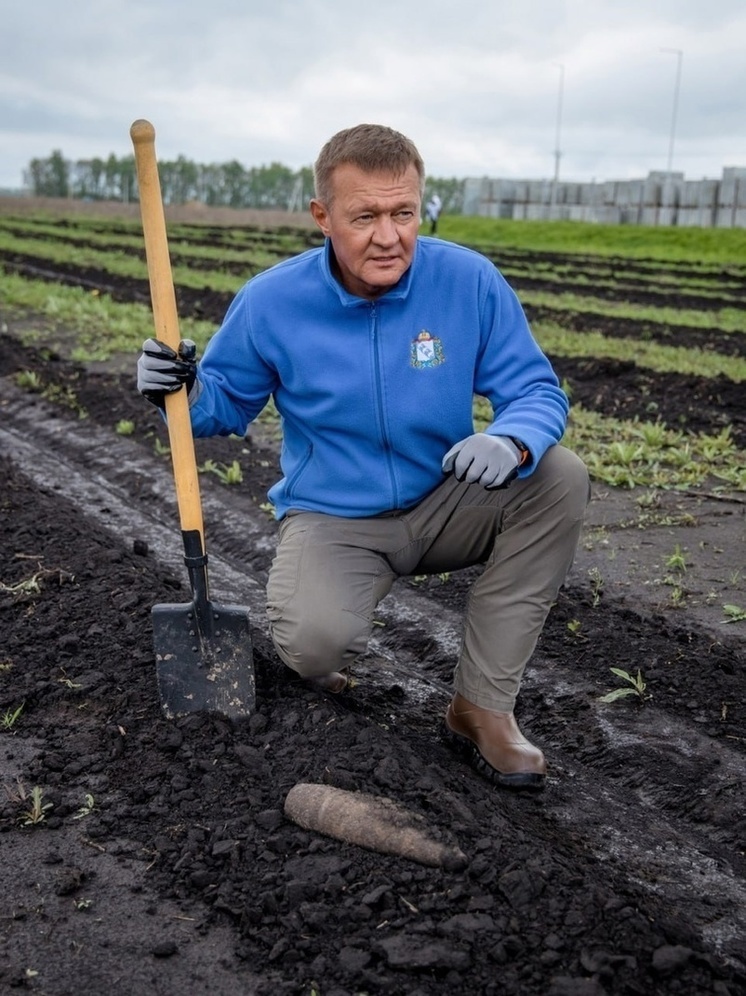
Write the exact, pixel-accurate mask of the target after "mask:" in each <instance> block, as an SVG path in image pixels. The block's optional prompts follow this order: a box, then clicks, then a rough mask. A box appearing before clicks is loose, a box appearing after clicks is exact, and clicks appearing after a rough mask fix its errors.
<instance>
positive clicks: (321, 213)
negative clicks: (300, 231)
mask: <svg viewBox="0 0 746 996" xmlns="http://www.w3.org/2000/svg"><path fill="white" fill-rule="evenodd" d="M310 208H311V217H312V218H313V220H314V221H315V222H316V224H317V225H318V226H319V228H320V229H321V232H322V234H323V235H325V236H328V235H329V234H330V232H331V229H330V227H329V212H328V211H327V210H326V208H325V207H324V205H323V204H322V203H321V201H317V200H316V199H315V198H314V199H313V200H312V201H311V204H310Z"/></svg>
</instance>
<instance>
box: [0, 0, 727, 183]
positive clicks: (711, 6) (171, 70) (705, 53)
mask: <svg viewBox="0 0 746 996" xmlns="http://www.w3.org/2000/svg"><path fill="white" fill-rule="evenodd" d="M0 5H1V6H0V10H1V11H2V16H1V17H0V188H2V187H18V186H20V185H21V182H22V174H23V171H24V169H26V167H27V166H28V164H29V162H30V160H31V159H33V158H46V157H48V156H49V155H50V154H51V153H52V151H54V150H56V149H59V150H60V151H61V152H62V153H63V155H64V156H65V158H66V159H70V160H73V161H74V160H77V159H88V158H91V157H93V156H99V157H102V158H106V157H107V156H108V155H109V154H110V153H114V154H115V155H116V156H123V155H128V154H130V153H131V152H132V146H131V142H130V137H129V128H130V125H131V124H132V122H133V121H134V120H135V119H137V118H147V119H148V120H149V121H151V122H152V124H153V125H154V126H155V130H156V151H157V153H158V155H159V157H160V158H161V159H175V158H176V157H177V156H178V155H180V154H183V155H184V156H186V157H187V158H188V159H192V160H193V161H195V162H197V163H203V164H207V163H224V162H228V161H230V160H234V159H235V160H238V161H239V162H241V163H243V164H244V165H245V166H247V167H250V166H261V165H263V164H269V163H271V162H281V163H284V164H285V165H287V166H289V167H291V168H292V169H298V168H300V167H302V166H310V165H311V164H312V163H313V161H314V159H315V158H316V154H317V153H318V150H319V148H320V147H321V145H323V143H324V142H325V141H326V139H327V138H328V137H329V136H330V135H332V134H333V133H334V132H336V131H338V130H339V129H341V128H346V127H348V126H350V125H353V124H357V123H359V122H361V121H370V122H377V123H382V124H388V125H391V126H392V127H394V128H398V129H399V130H400V131H403V132H405V133H406V134H407V135H409V136H410V137H411V138H412V139H414V141H415V142H416V144H417V145H418V147H419V149H420V151H421V153H422V154H423V157H424V159H425V163H426V166H427V170H428V173H429V174H430V175H431V176H435V177H450V176H456V177H467V176H477V177H478V176H491V177H522V178H537V179H538V178H544V177H551V176H552V175H553V174H554V168H555V152H556V150H557V148H558V147H559V150H560V152H561V156H560V159H559V162H560V179H563V180H592V179H596V180H606V179H625V178H630V177H641V176H646V175H647V173H648V172H649V171H650V170H655V169H659V170H665V169H666V168H667V167H668V163H669V156H670V143H671V137H672V135H673V137H674V139H675V140H674V144H673V156H672V166H673V169H674V170H677V171H683V172H684V173H685V175H686V177H687V178H688V179H700V178H701V177H704V176H706V177H714V178H717V177H719V176H720V175H721V172H722V168H723V166H745V167H746V3H744V0H623V2H614V0H368V2H366V3H363V2H359V0H207V2H201V0H75V2H74V3H69V4H60V3H59V0H32V2H30V0H26V2H18V0H0ZM677 52H681V53H682V55H681V57H679V55H678V54H677ZM679 64H680V67H681V77H680V85H678V86H677V82H676V81H677V70H678V68H679ZM677 95H678V113H677V115H676V125H675V128H674V127H673V120H674V105H675V103H676V97H677ZM558 133H559V143H558V142H557V135H558Z"/></svg>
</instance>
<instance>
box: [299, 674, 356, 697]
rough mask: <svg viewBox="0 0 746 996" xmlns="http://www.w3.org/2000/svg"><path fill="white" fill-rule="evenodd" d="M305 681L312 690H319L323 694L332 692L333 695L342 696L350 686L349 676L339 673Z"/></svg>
mask: <svg viewBox="0 0 746 996" xmlns="http://www.w3.org/2000/svg"><path fill="white" fill-rule="evenodd" d="M305 681H306V684H307V685H310V686H311V688H317V689H318V690H319V691H321V692H330V693H331V694H332V695H340V694H341V693H342V692H344V691H345V690H346V689H347V688H348V687H349V684H350V682H349V679H348V678H347V675H344V674H342V673H341V672H339V671H335V672H333V673H332V674H322V675H319V677H317V678H306V679H305Z"/></svg>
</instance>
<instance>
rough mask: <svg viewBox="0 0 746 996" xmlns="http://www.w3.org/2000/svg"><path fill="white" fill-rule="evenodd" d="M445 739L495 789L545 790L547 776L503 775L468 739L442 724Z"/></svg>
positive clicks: (516, 773)
mask: <svg viewBox="0 0 746 996" xmlns="http://www.w3.org/2000/svg"><path fill="white" fill-rule="evenodd" d="M443 730H444V734H445V739H446V741H447V743H448V744H449V745H450V747H451V748H452V749H453V750H454V751H455V752H456V753H457V754H459V755H460V756H461V757H462V758H463V759H464V760H465V761H466V762H467V763H468V765H469V767H471V768H473V769H474V771H476V772H477V774H479V775H481V776H482V777H483V778H486V779H487V781H488V782H490V783H491V784H492V785H494V786H496V787H497V788H505V789H512V790H513V791H514V792H542V791H543V790H544V789H545V788H546V781H547V776H546V775H541V774H539V773H538V772H535V771H515V772H511V773H509V774H504V773H503V772H502V771H498V770H497V768H493V767H492V765H491V764H490V763H489V761H487V760H485V758H484V757H483V756H482V755H481V753H480V752H479V748H478V747H477V745H476V744H475V743H473V742H472V741H471V740H469V738H468V737H464V736H462V735H461V734H460V733H454V732H453V730H452V729H451V728H450V727H449V726H448V725H447V724H446V723H443Z"/></svg>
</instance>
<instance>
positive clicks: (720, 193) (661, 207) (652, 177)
mask: <svg viewBox="0 0 746 996" xmlns="http://www.w3.org/2000/svg"><path fill="white" fill-rule="evenodd" d="M463 211H464V214H467V215H469V214H471V215H480V216H482V217H487V218H515V219H520V220H535V221H538V220H551V221H557V220H569V221H594V222H602V223H604V224H609V225H678V226H680V227H685V226H688V227H697V228H746V167H728V168H726V169H724V170H723V175H722V178H721V179H720V180H685V179H684V174H683V173H667V172H652V173H650V174H649V175H648V177H647V179H645V180H606V181H604V182H601V183H569V182H565V181H560V182H558V183H555V182H554V181H552V180H490V179H487V178H484V179H481V180H476V179H469V180H465V181H464V208H463Z"/></svg>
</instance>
